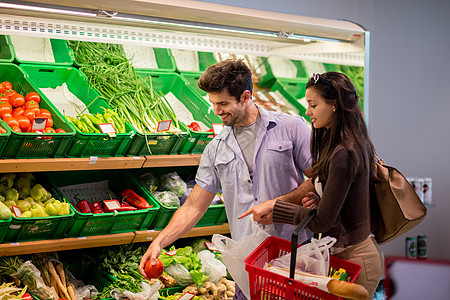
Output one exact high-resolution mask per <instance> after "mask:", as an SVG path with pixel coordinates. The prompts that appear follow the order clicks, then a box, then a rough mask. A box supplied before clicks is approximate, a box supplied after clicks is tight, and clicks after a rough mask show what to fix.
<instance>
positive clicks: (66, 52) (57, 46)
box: [8, 36, 73, 66]
mask: <svg viewBox="0 0 450 300" xmlns="http://www.w3.org/2000/svg"><path fill="white" fill-rule="evenodd" d="M8 41H9V43H10V44H11V45H12V51H13V54H14V61H15V62H16V63H17V64H40V65H57V66H71V65H72V64H73V53H72V50H71V49H70V48H69V46H68V45H67V41H65V40H59V39H50V44H51V46H52V51H53V57H54V59H55V62H46V61H29V60H23V59H21V58H18V57H17V54H16V51H17V49H16V47H17V45H16V46H14V44H13V42H12V40H11V37H10V36H8Z"/></svg>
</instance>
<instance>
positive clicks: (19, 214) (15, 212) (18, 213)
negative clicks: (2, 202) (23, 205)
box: [11, 205, 22, 218]
mask: <svg viewBox="0 0 450 300" xmlns="http://www.w3.org/2000/svg"><path fill="white" fill-rule="evenodd" d="M11 208H12V210H13V212H14V215H15V216H16V217H18V218H20V217H21V216H22V212H21V211H20V208H18V207H17V206H15V205H12V206H11Z"/></svg>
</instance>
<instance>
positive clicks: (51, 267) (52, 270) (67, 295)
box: [47, 260, 70, 300]
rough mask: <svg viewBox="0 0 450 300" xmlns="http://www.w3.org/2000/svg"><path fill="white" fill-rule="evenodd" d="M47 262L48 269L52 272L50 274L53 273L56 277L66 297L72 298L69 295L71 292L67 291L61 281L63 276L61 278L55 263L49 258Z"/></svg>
mask: <svg viewBox="0 0 450 300" xmlns="http://www.w3.org/2000/svg"><path fill="white" fill-rule="evenodd" d="M47 264H48V271H49V272H50V275H52V277H53V278H54V279H55V281H56V284H57V285H58V287H59V288H60V289H61V291H62V293H63V295H64V297H65V299H68V300H70V296H69V293H68V292H67V288H66V287H65V286H64V285H63V283H62V282H61V278H59V276H58V273H56V270H55V267H54V266H53V263H52V262H51V261H50V260H49V261H48V263H47Z"/></svg>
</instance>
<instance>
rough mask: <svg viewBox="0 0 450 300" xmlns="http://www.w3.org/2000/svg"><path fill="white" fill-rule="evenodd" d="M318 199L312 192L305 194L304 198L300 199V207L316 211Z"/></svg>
mask: <svg viewBox="0 0 450 300" xmlns="http://www.w3.org/2000/svg"><path fill="white" fill-rule="evenodd" d="M319 200H320V197H319V196H318V195H316V194H315V193H313V192H309V193H307V194H306V197H304V198H303V199H302V205H303V206H304V207H306V208H309V209H316V208H317V205H318V204H319Z"/></svg>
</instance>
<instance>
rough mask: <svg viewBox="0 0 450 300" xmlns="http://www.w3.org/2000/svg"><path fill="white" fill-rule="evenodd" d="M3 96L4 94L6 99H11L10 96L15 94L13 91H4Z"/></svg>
mask: <svg viewBox="0 0 450 300" xmlns="http://www.w3.org/2000/svg"><path fill="white" fill-rule="evenodd" d="M5 94H6V96H7V97H11V96H12V95H15V94H17V93H16V91H15V90H10V91H6V93H5Z"/></svg>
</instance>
